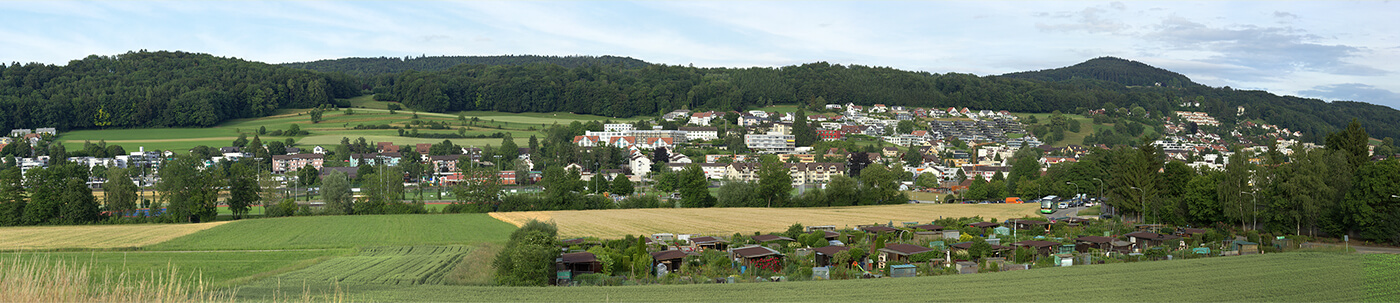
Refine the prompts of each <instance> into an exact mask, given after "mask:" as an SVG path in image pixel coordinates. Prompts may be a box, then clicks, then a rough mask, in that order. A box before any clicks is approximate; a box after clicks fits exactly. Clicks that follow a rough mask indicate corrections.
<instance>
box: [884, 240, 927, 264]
mask: <svg viewBox="0 0 1400 303" xmlns="http://www.w3.org/2000/svg"><path fill="white" fill-rule="evenodd" d="M931 251H933V249H932V248H928V247H923V246H918V245H913V244H903V243H894V244H887V245H885V248H881V249H878V250H876V252H878V255H877V258H878V261H879V262H880V263H879V265H878V266H879V267H880V268H884V267H885V266H886V265H887V264H889V263H895V262H904V263H909V256H910V255H914V254H919V253H925V252H931Z"/></svg>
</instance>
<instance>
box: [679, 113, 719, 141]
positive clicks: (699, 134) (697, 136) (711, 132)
mask: <svg viewBox="0 0 1400 303" xmlns="http://www.w3.org/2000/svg"><path fill="white" fill-rule="evenodd" d="M691 119H694V118H691ZM681 130H682V131H685V140H686V141H695V140H714V139H719V129H718V128H715V127H710V126H705V127H682V128H681Z"/></svg>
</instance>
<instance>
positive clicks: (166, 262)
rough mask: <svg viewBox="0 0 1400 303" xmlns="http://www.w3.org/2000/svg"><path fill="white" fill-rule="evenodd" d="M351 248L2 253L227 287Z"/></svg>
mask: <svg viewBox="0 0 1400 303" xmlns="http://www.w3.org/2000/svg"><path fill="white" fill-rule="evenodd" d="M351 252H353V251H352V250H346V249H337V250H301V251H219V252H163V251H88V252H27V253H3V254H0V258H3V259H4V260H6V261H29V260H33V259H47V260H49V261H52V262H57V261H63V262H65V263H70V264H71V263H77V264H84V265H86V266H88V268H89V270H90V271H89V273H90V274H91V275H96V276H97V277H99V278H101V277H105V276H107V275H111V276H112V277H117V276H120V275H126V276H128V277H150V276H151V275H152V274H155V275H157V276H159V277H169V275H170V270H171V268H174V270H175V274H176V275H177V276H179V277H180V278H182V279H188V280H194V279H196V278H199V279H202V280H203V281H204V282H205V283H206V284H208V285H212V286H216V287H218V286H229V285H234V284H238V283H243V282H248V281H250V280H252V279H254V278H262V277H266V276H270V275H272V274H276V273H280V272H281V271H287V270H292V269H298V268H300V267H305V266H307V265H310V264H313V263H314V262H316V261H319V260H321V259H325V258H329V257H332V256H336V255H345V254H347V253H351Z"/></svg>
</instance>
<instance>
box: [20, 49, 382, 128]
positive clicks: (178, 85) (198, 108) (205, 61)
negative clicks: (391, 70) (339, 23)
mask: <svg viewBox="0 0 1400 303" xmlns="http://www.w3.org/2000/svg"><path fill="white" fill-rule="evenodd" d="M359 91H360V89H359V88H358V87H355V86H354V82H353V81H351V79H350V78H348V77H346V76H333V75H328V74H322V73H316V72H312V71H306V70H297V69H291V68H286V67H280V66H276V65H270V64H265V63H259V62H250V61H245V60H241V59H236V58H221V57H215V56H212V55H208V54H195V53H186V52H167V51H160V52H146V51H140V52H127V53H125V54H120V55H116V56H96V55H93V56H88V57H87V58H83V59H81V60H74V61H71V62H69V63H68V64H67V65H64V66H58V65H49V64H39V63H30V64H18V63H15V64H12V65H10V66H4V65H3V64H0V129H10V128H38V127H57V128H58V129H60V130H68V129H79V128H103V127H159V126H213V125H215V124H218V123H219V122H222V121H224V120H228V119H235V118H246V117H261V116H266V115H270V114H272V113H273V111H274V110H276V109H278V108H283V107H293V108H307V107H314V106H317V105H320V104H327V103H333V102H334V99H333V98H337V97H339V98H348V97H352V96H354V95H357V94H358V93H359Z"/></svg>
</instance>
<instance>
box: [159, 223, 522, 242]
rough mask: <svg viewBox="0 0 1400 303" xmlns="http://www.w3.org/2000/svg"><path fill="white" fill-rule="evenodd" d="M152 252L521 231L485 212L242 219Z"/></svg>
mask: <svg viewBox="0 0 1400 303" xmlns="http://www.w3.org/2000/svg"><path fill="white" fill-rule="evenodd" d="M220 226H221V228H211V229H208V230H204V231H201V232H197V233H193V234H190V235H187V236H183V237H180V238H175V239H173V240H170V241H166V242H164V243H160V244H156V245H152V246H148V247H147V249H149V250H258V249H312V248H351V247H366V246H393V245H419V244H433V245H449V244H472V243H479V242H502V241H505V240H506V238H507V236H509V234H510V231H511V230H514V229H515V227H514V226H512V225H510V224H506V223H504V222H501V221H497V220H495V219H492V218H491V217H489V216H487V215H485V214H461V215H377V216H316V217H288V218H270V219H255V220H240V221H234V222H230V223H227V224H224V225H220Z"/></svg>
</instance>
